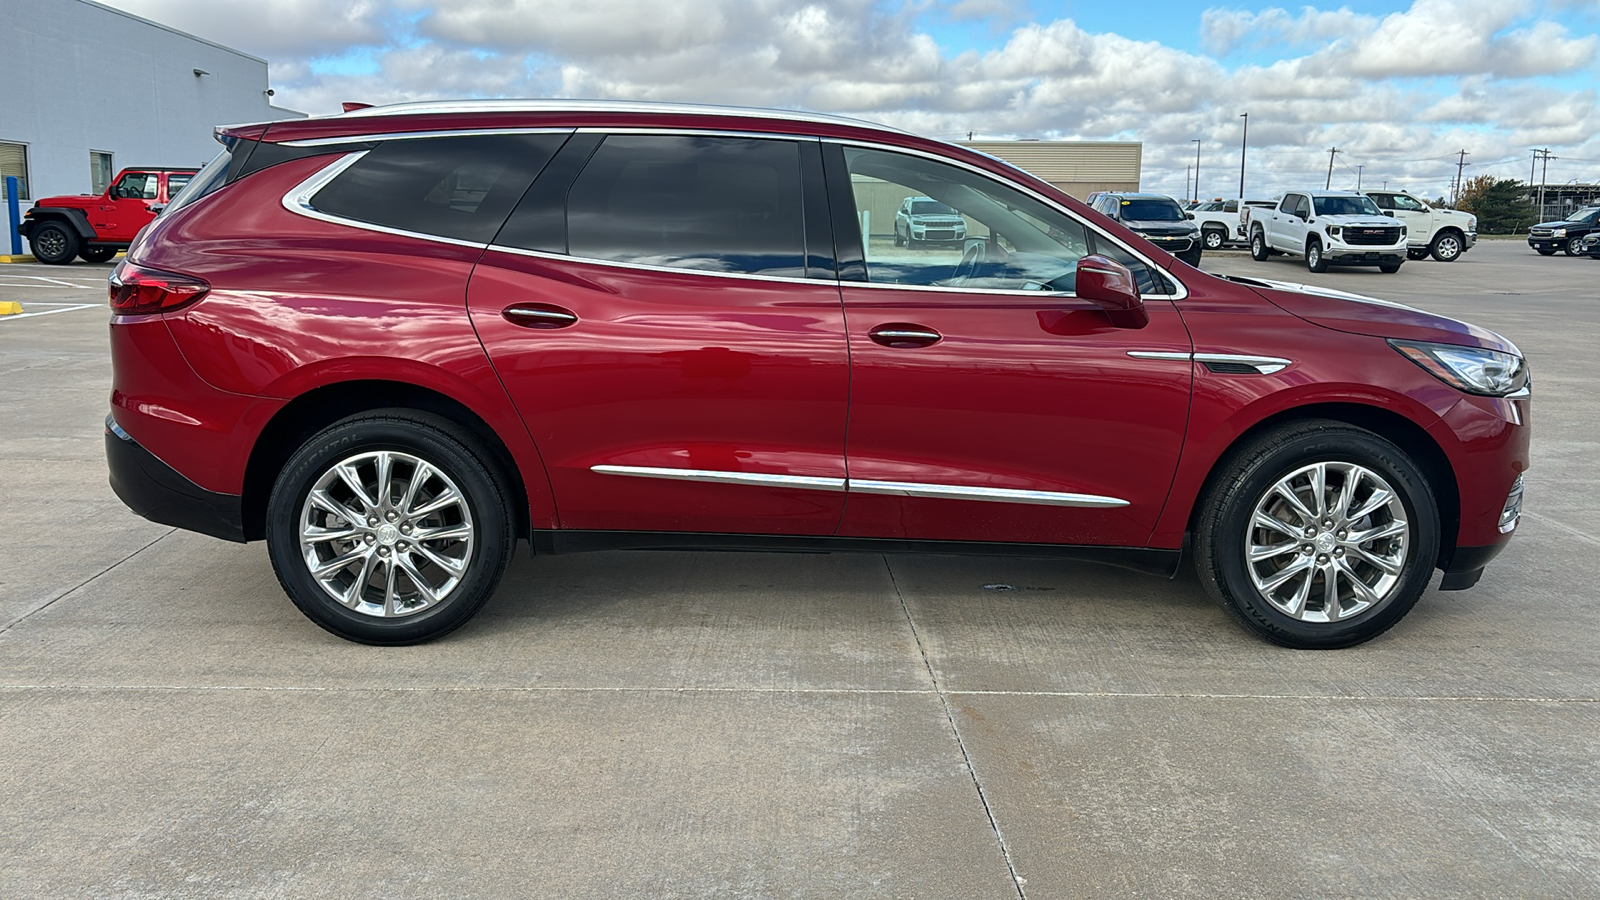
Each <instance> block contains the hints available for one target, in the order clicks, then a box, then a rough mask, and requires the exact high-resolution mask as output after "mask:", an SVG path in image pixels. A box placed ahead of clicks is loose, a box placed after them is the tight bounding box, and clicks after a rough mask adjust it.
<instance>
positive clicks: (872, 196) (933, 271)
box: [844, 147, 1143, 291]
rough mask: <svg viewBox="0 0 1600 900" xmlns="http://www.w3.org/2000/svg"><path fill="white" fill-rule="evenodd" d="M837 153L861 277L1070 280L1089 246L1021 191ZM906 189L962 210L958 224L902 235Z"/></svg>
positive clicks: (1046, 287)
mask: <svg viewBox="0 0 1600 900" xmlns="http://www.w3.org/2000/svg"><path fill="white" fill-rule="evenodd" d="M844 157H845V167H846V169H847V170H848V172H849V175H850V188H851V191H852V193H853V194H854V197H855V206H856V220H857V221H858V222H860V223H861V225H862V230H863V235H864V240H863V241H862V243H863V244H864V248H863V249H864V250H865V256H866V264H867V280H868V281H869V282H874V283H880V284H884V283H886V284H906V285H921V286H928V287H963V288H982V289H986V290H1011V291H1025V290H1035V291H1071V290H1073V289H1074V286H1075V282H1076V275H1077V265H1078V260H1079V259H1081V258H1083V257H1084V256H1085V255H1087V254H1088V253H1090V252H1091V250H1090V239H1089V235H1088V233H1087V232H1086V230H1085V228H1084V226H1083V225H1082V223H1080V222H1078V221H1077V220H1075V219H1071V218H1068V217H1067V216H1065V215H1063V214H1061V213H1060V212H1059V211H1057V210H1055V209H1053V208H1052V207H1049V206H1047V205H1045V204H1043V203H1041V202H1039V201H1037V200H1035V199H1033V198H1032V197H1029V196H1027V195H1026V194H1023V193H1022V192H1021V191H1018V190H1015V189H1014V188H1011V187H1008V186H1006V185H1003V184H1001V183H999V182H997V181H994V180H992V179H990V178H986V177H984V176H982V175H979V174H977V173H975V172H971V171H968V170H966V169H962V168H959V167H956V166H952V165H947V164H945V163H940V162H935V161H933V160H929V159H924V158H922V157H916V156H909V155H904V154H899V153H890V152H886V151H882V150H870V149H865V148H855V147H846V148H845V149H844ZM908 196H910V197H926V198H928V199H929V200H931V201H934V202H937V203H938V204H939V205H940V206H942V207H944V208H945V209H948V210H950V215H951V216H952V217H953V218H959V219H960V225H959V227H956V224H955V222H954V221H952V222H951V224H950V226H948V227H946V228H944V229H942V230H940V231H937V232H935V233H934V234H933V236H930V235H929V231H930V230H928V229H925V230H923V231H922V232H920V234H921V236H922V237H921V238H919V239H916V240H908V239H907V235H906V233H905V232H904V226H903V225H902V226H899V227H897V226H896V222H895V217H894V215H893V212H894V210H895V209H897V208H900V207H901V205H902V203H904V202H905V198H907V197H908ZM914 202H923V201H920V200H918V201H914ZM1113 202H1115V201H1114V200H1113ZM958 232H959V233H960V234H961V237H959V238H958V237H955V235H956V234H957V233H958ZM1128 258H1129V260H1131V261H1133V262H1134V264H1135V265H1139V266H1140V269H1141V270H1142V269H1143V266H1142V264H1139V263H1138V262H1137V260H1133V259H1132V257H1131V256H1130V257H1128Z"/></svg>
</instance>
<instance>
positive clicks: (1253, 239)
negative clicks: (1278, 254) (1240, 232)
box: [1250, 228, 1272, 262]
mask: <svg viewBox="0 0 1600 900" xmlns="http://www.w3.org/2000/svg"><path fill="white" fill-rule="evenodd" d="M1271 255H1272V251H1271V250H1268V249H1267V235H1266V234H1265V233H1264V232H1263V231H1262V230H1261V229H1259V228H1257V229H1256V230H1255V231H1253V232H1251V233H1250V258H1251V259H1253V260H1255V261H1256V262H1266V261H1267V257H1268V256H1271Z"/></svg>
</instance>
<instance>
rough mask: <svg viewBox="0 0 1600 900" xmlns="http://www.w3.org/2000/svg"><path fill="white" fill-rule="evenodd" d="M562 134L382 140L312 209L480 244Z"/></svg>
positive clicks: (491, 233)
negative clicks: (382, 141)
mask: <svg viewBox="0 0 1600 900" xmlns="http://www.w3.org/2000/svg"><path fill="white" fill-rule="evenodd" d="M566 137H567V135H566V134H515V135H489V136H481V137H437V138H413V139H408V140H397V141H385V142H384V143H382V144H379V145H378V146H377V147H375V148H373V149H372V150H370V151H368V152H367V153H366V154H365V155H364V156H362V157H361V158H360V159H358V160H356V162H355V163H353V164H352V165H350V167H349V168H346V169H345V170H344V171H343V172H340V173H339V175H338V176H337V177H335V178H334V179H333V180H332V181H331V182H329V183H328V185H327V186H326V187H324V188H323V189H322V190H320V191H318V192H317V194H316V196H314V197H312V198H311V206H312V208H313V209H316V210H317V211H318V212H323V213H327V214H328V215H332V216H338V217H340V218H344V219H354V220H356V221H358V222H368V223H371V224H373V225H381V226H384V227H388V228H395V229H399V230H401V231H409V232H415V233H418V234H429V235H437V236H439V237H444V238H451V239H453V240H459V241H467V242H470V243H474V244H479V243H481V244H487V243H489V241H490V240H491V239H492V238H493V237H494V234H495V232H496V231H498V230H499V229H500V226H501V225H502V224H504V222H505V220H506V216H507V215H508V214H509V213H510V212H511V207H512V205H513V204H515V203H516V202H517V199H518V198H519V197H521V196H522V193H523V191H526V190H527V189H528V185H530V184H532V183H533V179H534V177H535V176H537V175H538V174H539V171H540V170H541V169H543V168H544V165H545V163H547V162H549V161H550V157H552V156H554V155H555V152H556V150H557V149H559V148H560V147H561V144H562V142H563V141H565V140H566Z"/></svg>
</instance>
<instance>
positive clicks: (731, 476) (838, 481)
mask: <svg viewBox="0 0 1600 900" xmlns="http://www.w3.org/2000/svg"><path fill="white" fill-rule="evenodd" d="M589 471H591V472H593V473H595V474H597V475H623V476H626V477H631V478H663V479H666V480H669V481H699V482H706V483H709V484H755V485H762V486H764V487H789V488H803V489H806V490H812V491H843V490H844V489H845V479H843V478H822V477H816V476H811V475H769V474H766V473H763V472H725V471H719V470H716V469H675V468H667V467H663V466H590V467H589Z"/></svg>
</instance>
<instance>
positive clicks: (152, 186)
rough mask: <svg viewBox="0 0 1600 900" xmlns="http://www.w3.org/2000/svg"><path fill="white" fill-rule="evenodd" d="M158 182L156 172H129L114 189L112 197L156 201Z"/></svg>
mask: <svg viewBox="0 0 1600 900" xmlns="http://www.w3.org/2000/svg"><path fill="white" fill-rule="evenodd" d="M157 182H158V178H157V176H156V173H154V172H129V173H128V174H126V175H124V176H122V180H121V181H118V182H117V186H116V187H114V188H112V190H111V196H112V197H115V198H117V199H119V200H154V199H155V198H156V184H157Z"/></svg>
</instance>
